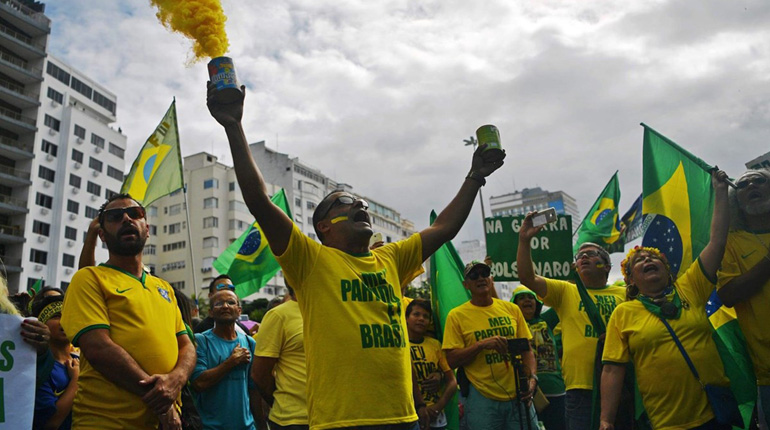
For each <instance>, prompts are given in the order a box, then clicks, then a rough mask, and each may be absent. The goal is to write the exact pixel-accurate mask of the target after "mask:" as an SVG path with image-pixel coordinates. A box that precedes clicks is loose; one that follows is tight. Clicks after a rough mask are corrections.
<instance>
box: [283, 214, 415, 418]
mask: <svg viewBox="0 0 770 430" xmlns="http://www.w3.org/2000/svg"><path fill="white" fill-rule="evenodd" d="M277 259H278V262H279V263H280V264H281V267H282V268H283V271H284V275H285V276H286V279H287V280H288V281H289V284H290V285H291V286H293V287H294V290H295V291H296V293H297V301H298V302H299V308H300V311H301V312H302V318H303V322H304V324H303V326H304V333H305V340H306V342H305V356H306V363H307V385H308V388H307V404H308V414H309V418H310V427H311V428H313V429H319V430H320V429H327V428H336V427H353V426H364V425H382V424H398V423H407V422H413V421H416V420H417V413H416V412H415V410H414V403H413V402H412V400H411V399H412V370H411V369H412V368H411V360H410V358H409V348H408V346H409V339H408V335H407V332H406V319H405V318H404V310H403V309H401V307H402V302H401V288H400V287H401V279H403V277H404V276H408V275H409V274H410V273H414V271H415V270H417V268H418V266H419V265H420V264H421V263H422V241H421V239H420V235H419V234H415V235H412V236H411V237H410V238H408V239H406V240H402V241H399V242H394V243H389V244H387V245H385V246H382V247H380V248H377V249H375V250H374V251H372V252H370V253H366V254H363V255H350V254H347V253H345V252H343V251H340V250H338V249H335V248H330V247H327V246H323V245H321V244H319V243H317V242H316V241H314V240H312V239H310V238H308V237H307V236H305V235H304V234H302V232H301V231H300V230H299V228H298V227H297V226H294V229H293V231H292V233H291V238H290V240H289V245H288V247H287V249H286V252H284V253H283V255H281V256H279V257H277Z"/></svg>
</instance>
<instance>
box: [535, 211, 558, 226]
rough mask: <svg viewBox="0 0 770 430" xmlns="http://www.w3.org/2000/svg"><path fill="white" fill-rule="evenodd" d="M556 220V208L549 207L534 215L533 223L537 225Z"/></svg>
mask: <svg viewBox="0 0 770 430" xmlns="http://www.w3.org/2000/svg"><path fill="white" fill-rule="evenodd" d="M552 222H556V209H555V208H548V209H546V210H544V211H542V212H538V213H537V215H535V216H533V217H532V225H533V226H535V227H538V226H541V225H545V224H550V223H552Z"/></svg>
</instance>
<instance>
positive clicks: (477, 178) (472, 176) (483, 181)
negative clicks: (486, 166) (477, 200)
mask: <svg viewBox="0 0 770 430" xmlns="http://www.w3.org/2000/svg"><path fill="white" fill-rule="evenodd" d="M465 179H473V180H474V181H476V182H478V183H480V184H481V186H482V187H483V186H484V185H486V184H487V180H486V179H484V175H482V174H481V173H479V172H476V171H475V170H471V171H470V172H468V176H466V177H465Z"/></svg>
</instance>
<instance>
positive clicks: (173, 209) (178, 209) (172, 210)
mask: <svg viewBox="0 0 770 430" xmlns="http://www.w3.org/2000/svg"><path fill="white" fill-rule="evenodd" d="M180 213H182V204H181V203H177V204H175V205H171V206H169V207H168V214H169V215H179V214H180Z"/></svg>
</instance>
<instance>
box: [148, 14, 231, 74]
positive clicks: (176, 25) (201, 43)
mask: <svg viewBox="0 0 770 430" xmlns="http://www.w3.org/2000/svg"><path fill="white" fill-rule="evenodd" d="M150 3H151V4H152V5H153V6H155V7H157V8H158V13H157V14H156V16H157V17H158V19H159V20H160V22H161V23H163V26H165V27H166V28H169V29H171V30H172V31H176V32H178V33H182V34H184V35H185V36H187V37H189V38H190V39H192V40H193V41H194V43H193V54H194V55H195V60H201V59H203V58H206V57H211V58H213V57H219V56H222V55H224V54H225V53H226V52H227V48H228V45H229V42H228V41H227V34H226V33H225V21H226V20H227V17H226V16H225V14H224V12H223V11H222V4H221V3H220V2H219V0H150Z"/></svg>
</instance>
